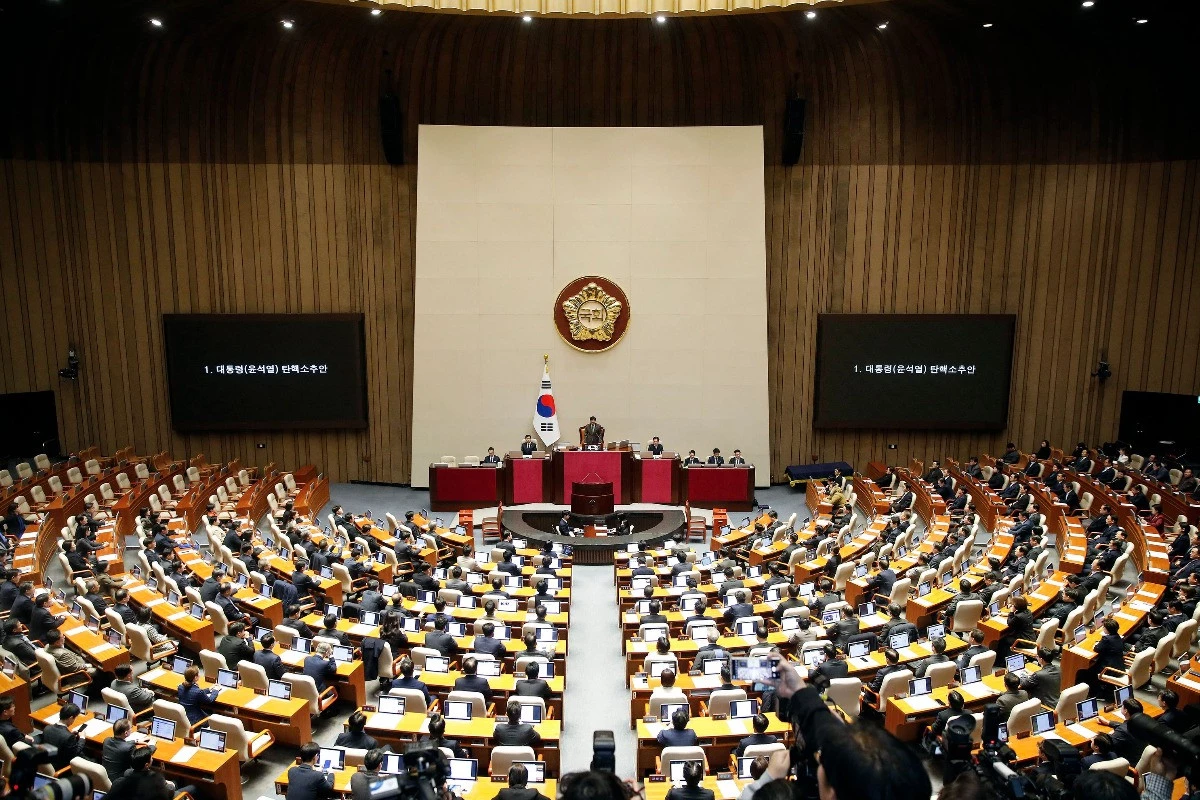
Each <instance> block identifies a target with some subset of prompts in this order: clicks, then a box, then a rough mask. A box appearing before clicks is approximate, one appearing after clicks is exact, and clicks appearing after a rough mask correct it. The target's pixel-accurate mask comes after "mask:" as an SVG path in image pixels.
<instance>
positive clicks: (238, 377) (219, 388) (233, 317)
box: [163, 314, 367, 432]
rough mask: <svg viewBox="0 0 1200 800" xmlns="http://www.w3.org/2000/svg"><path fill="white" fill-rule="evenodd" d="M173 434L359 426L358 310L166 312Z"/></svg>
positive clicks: (363, 420) (362, 387) (363, 412)
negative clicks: (355, 312)
mask: <svg viewBox="0 0 1200 800" xmlns="http://www.w3.org/2000/svg"><path fill="white" fill-rule="evenodd" d="M163 337H164V338H165V339H166V347H167V379H168V381H169V383H170V392H171V423H172V425H173V426H174V427H175V429H176V430H178V431H185V432H186V431H220V430H280V429H294V428H364V427H366V425H367V399H366V378H365V368H364V363H365V357H364V352H365V346H364V340H363V317H362V315H361V314H164V315H163Z"/></svg>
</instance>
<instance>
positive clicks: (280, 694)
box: [267, 681, 292, 700]
mask: <svg viewBox="0 0 1200 800" xmlns="http://www.w3.org/2000/svg"><path fill="white" fill-rule="evenodd" d="M267 697H273V698H275V699H276V700H291V699H292V685H291V684H290V683H288V682H287V681H267Z"/></svg>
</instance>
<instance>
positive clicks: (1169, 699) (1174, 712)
mask: <svg viewBox="0 0 1200 800" xmlns="http://www.w3.org/2000/svg"><path fill="white" fill-rule="evenodd" d="M0 702H2V699H0ZM1158 705H1159V707H1160V708H1162V710H1163V713H1162V716H1160V717H1159V718H1158V721H1159V722H1161V723H1162V724H1163V725H1166V726H1167V727H1168V728H1170V729H1171V730H1173V731H1175V732H1176V733H1184V732H1186V731H1187V729H1188V728H1189V727H1191V725H1190V724H1189V722H1188V719H1187V717H1186V716H1185V715H1184V713H1183V712H1182V711H1180V710H1179V695H1178V694H1176V693H1175V692H1174V691H1173V690H1171V689H1163V690H1162V691H1161V692H1159V693H1158ZM2 708H3V706H2V705H0V709H2ZM0 718H3V715H2V714H0Z"/></svg>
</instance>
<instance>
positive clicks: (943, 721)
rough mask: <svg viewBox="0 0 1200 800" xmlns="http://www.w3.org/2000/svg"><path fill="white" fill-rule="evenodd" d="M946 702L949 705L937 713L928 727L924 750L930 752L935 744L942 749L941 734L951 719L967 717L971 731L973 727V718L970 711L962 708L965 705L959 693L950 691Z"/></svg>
mask: <svg viewBox="0 0 1200 800" xmlns="http://www.w3.org/2000/svg"><path fill="white" fill-rule="evenodd" d="M946 700H947V701H948V702H949V704H950V705H949V706H948V707H946V708H943V709H942V710H941V711H939V712H938V713H937V716H936V717H934V718H933V724H932V725H930V726H929V731H928V733H927V734H926V738H925V749H926V750H929V751H932V750H933V747H934V745H935V744H936V745H942V746H943V747H944V745H945V742H944V741H943V739H942V734H943V733H945V731H946V726H947V725H949V724H950V720H952V719H956V718H958V717H967V718H969V719H970V720H971V727H972V729H974V727H975V717H974V716H972V714H971V712H970V711H967V710H966V709H965V708H964V706H965V705H966V703H965V701H964V700H963V696H962V693H961V692H959V691H957V690H952V691H951V692H950V694H949V695H947V696H946Z"/></svg>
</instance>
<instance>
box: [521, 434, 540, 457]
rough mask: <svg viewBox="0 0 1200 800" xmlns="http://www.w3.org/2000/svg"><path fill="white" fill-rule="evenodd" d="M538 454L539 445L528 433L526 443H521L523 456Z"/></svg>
mask: <svg viewBox="0 0 1200 800" xmlns="http://www.w3.org/2000/svg"><path fill="white" fill-rule="evenodd" d="M536 452H537V443H536V442H534V441H533V437H532V436H530V435H529V434H528V433H527V434H525V441H523V442H521V455H523V456H531V455H533V454H534V453H536Z"/></svg>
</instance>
